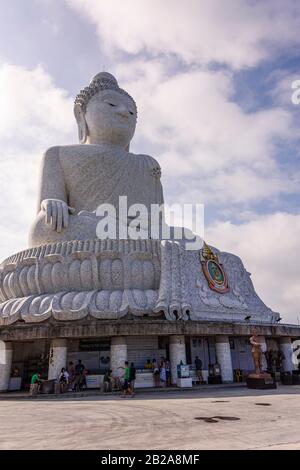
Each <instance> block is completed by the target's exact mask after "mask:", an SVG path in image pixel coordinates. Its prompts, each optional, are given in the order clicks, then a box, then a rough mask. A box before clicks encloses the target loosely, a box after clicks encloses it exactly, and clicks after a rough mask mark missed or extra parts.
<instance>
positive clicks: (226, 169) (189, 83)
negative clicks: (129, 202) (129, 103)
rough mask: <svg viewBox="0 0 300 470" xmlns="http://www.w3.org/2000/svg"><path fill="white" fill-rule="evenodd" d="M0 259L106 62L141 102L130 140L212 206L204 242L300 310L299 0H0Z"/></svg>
mask: <svg viewBox="0 0 300 470" xmlns="http://www.w3.org/2000/svg"><path fill="white" fill-rule="evenodd" d="M0 8H1V12H2V15H1V16H2V21H1V29H0V187H1V198H0V211H1V212H0V213H1V218H0V258H1V259H4V258H5V257H7V256H9V255H10V254H12V253H13V252H16V251H20V250H22V249H24V248H25V247H26V244H27V233H28V228H29V226H30V223H31V221H32V219H33V217H34V213H35V211H36V199H37V186H38V183H37V180H38V170H39V161H40V158H41V155H42V153H43V151H44V150H45V149H46V148H47V147H50V146H52V145H57V144H67V143H74V142H77V130H76V125H75V121H74V118H73V109H72V103H73V99H74V96H75V95H76V93H77V92H78V91H79V89H80V88H82V87H83V86H86V85H87V84H88V81H89V79H90V78H91V77H92V76H93V75H94V74H96V73H97V72H99V71H102V70H106V71H109V72H112V73H113V74H115V75H116V76H117V78H118V80H119V83H120V85H121V86H122V87H123V88H125V89H126V90H127V91H128V92H130V93H131V94H132V95H133V97H134V98H135V100H136V101H137V104H138V110H139V118H138V127H137V132H136V136H135V138H134V142H133V144H132V147H131V149H132V151H134V152H139V153H147V154H150V155H152V156H154V157H155V158H156V159H157V160H158V161H159V162H160V164H161V167H162V181H163V184H164V195H165V201H166V202H168V203H174V202H178V201H179V202H201V203H204V204H205V217H206V233H205V238H206V240H207V242H208V243H211V244H213V245H214V246H217V247H218V248H220V249H221V250H226V251H231V252H234V253H236V254H238V255H239V256H241V257H242V259H243V261H244V264H245V266H246V268H247V269H248V271H250V272H251V273H252V279H253V281H254V283H255V286H256V289H257V291H258V293H259V294H260V295H261V296H262V298H263V300H264V301H265V302H266V303H267V304H268V305H269V306H270V307H272V308H273V309H274V310H275V311H279V312H280V313H281V315H282V317H283V319H284V320H285V321H286V322H295V323H297V322H298V321H299V320H298V319H300V256H299V252H300V210H299V206H300V204H299V203H300V160H299V157H300V145H299V144H300V142H299V140H300V105H298V106H297V105H296V104H293V103H292V101H291V96H292V92H293V90H292V88H291V86H292V82H293V81H294V80H300V52H299V51H300V34H299V31H300V2H299V1H297V0H295V1H293V0H281V1H278V0H270V1H269V0H265V1H255V0H226V2H225V1H223V0H186V1H184V2H183V1H181V0H164V1H159V0H151V1H150V0H109V1H107V0H26V1H25V0H0Z"/></svg>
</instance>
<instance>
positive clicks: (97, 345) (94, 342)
mask: <svg viewBox="0 0 300 470" xmlns="http://www.w3.org/2000/svg"><path fill="white" fill-rule="evenodd" d="M79 351H110V341H109V340H101V339H82V340H80V341H79Z"/></svg>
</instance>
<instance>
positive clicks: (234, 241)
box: [206, 213, 300, 323]
mask: <svg viewBox="0 0 300 470" xmlns="http://www.w3.org/2000/svg"><path fill="white" fill-rule="evenodd" d="M299 233H300V215H293V214H287V213H276V214H273V215H266V216H260V217H258V216H256V217H255V219H254V220H252V221H249V222H245V223H243V224H241V225H234V224H232V223H230V222H216V223H214V224H213V225H211V226H209V227H207V229H206V241H207V242H209V243H210V244H212V245H214V246H217V247H218V248H219V249H221V250H223V251H229V252H232V253H235V254H236V255H238V256H240V257H241V258H242V260H243V262H244V264H245V267H246V269H247V270H248V271H250V272H251V273H252V281H253V283H254V286H255V288H256V290H257V292H258V294H259V295H260V296H261V298H262V300H263V301H264V302H265V303H266V304H267V305H268V306H269V307H271V308H273V309H274V310H275V311H278V312H279V313H280V314H281V315H282V316H283V320H284V321H285V322H290V323H295V322H296V321H297V315H299V318H300V288H299V279H300V263H299V252H300V239H299Z"/></svg>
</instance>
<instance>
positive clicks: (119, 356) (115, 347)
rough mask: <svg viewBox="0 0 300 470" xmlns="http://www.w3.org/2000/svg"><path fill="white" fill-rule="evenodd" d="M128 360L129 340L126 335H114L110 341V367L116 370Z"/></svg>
mask: <svg viewBox="0 0 300 470" xmlns="http://www.w3.org/2000/svg"><path fill="white" fill-rule="evenodd" d="M125 361H127V341H126V337H125V336H113V337H112V338H111V343H110V368H111V370H112V371H113V372H114V371H116V370H117V369H118V367H124V362H125Z"/></svg>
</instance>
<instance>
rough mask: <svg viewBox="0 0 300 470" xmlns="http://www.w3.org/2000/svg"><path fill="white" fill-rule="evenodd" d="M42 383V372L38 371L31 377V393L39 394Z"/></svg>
mask: <svg viewBox="0 0 300 470" xmlns="http://www.w3.org/2000/svg"><path fill="white" fill-rule="evenodd" d="M40 385H41V374H40V373H39V372H37V373H36V374H33V376H32V377H31V382H30V390H29V393H30V395H37V394H38V392H39V388H40Z"/></svg>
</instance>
